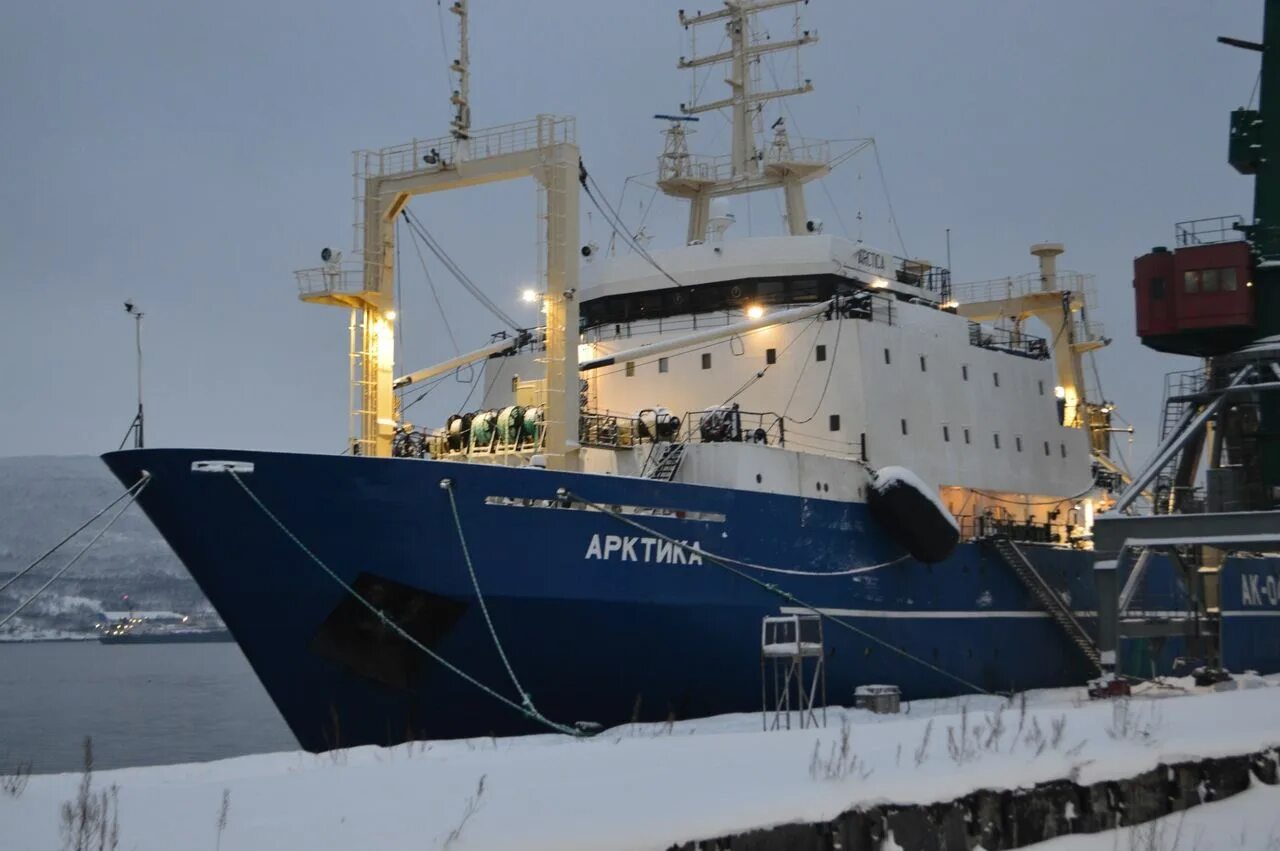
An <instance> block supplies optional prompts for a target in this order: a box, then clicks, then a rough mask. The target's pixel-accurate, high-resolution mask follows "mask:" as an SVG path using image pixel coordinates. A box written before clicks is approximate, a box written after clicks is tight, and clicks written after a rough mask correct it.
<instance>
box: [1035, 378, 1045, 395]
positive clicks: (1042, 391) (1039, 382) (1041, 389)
mask: <svg viewBox="0 0 1280 851" xmlns="http://www.w3.org/2000/svg"><path fill="white" fill-rule="evenodd" d="M1036 384H1038V385H1039V386H1040V395H1041V396H1043V395H1044V381H1037V382H1036Z"/></svg>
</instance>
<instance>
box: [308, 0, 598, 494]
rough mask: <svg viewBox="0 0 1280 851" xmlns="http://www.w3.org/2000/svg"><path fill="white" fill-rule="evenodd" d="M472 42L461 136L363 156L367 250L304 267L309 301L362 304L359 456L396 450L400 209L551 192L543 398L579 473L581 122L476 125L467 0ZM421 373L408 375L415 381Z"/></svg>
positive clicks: (459, 68)
mask: <svg viewBox="0 0 1280 851" xmlns="http://www.w3.org/2000/svg"><path fill="white" fill-rule="evenodd" d="M450 11H451V12H453V13H454V14H455V15H457V16H458V20H459V35H460V40H461V45H460V50H459V54H458V58H457V59H456V60H454V62H453V63H452V64H451V65H450V68H451V69H452V70H453V71H454V72H455V73H457V74H458V78H459V79H458V87H457V88H456V89H452V90H451V93H450V102H451V104H452V105H453V107H454V118H453V120H452V121H451V122H450V134H449V135H448V136H443V137H439V138H435V139H414V140H413V141H411V142H406V143H404V144H401V145H394V146H392V147H388V148H382V149H379V150H366V151H357V152H356V154H355V172H354V184H355V214H356V223H355V234H356V239H355V253H356V255H357V256H358V258H359V260H357V261H356V262H354V263H346V264H344V263H343V262H342V260H341V255H340V253H338V252H332V251H330V250H329V249H325V251H324V252H323V253H322V255H321V257H322V259H323V260H324V262H325V265H324V266H322V267H319V268H312V269H302V270H300V271H298V272H296V273H295V276H296V277H297V280H298V289H299V293H298V297H299V298H300V299H302V300H303V301H307V302H311V303H314V304H329V305H336V306H339V307H345V308H348V309H350V311H351V324H350V351H351V359H350V364H351V445H350V449H351V451H352V453H353V454H360V455H373V456H377V457H389V456H390V455H391V454H392V443H393V441H394V439H395V435H396V430H397V429H398V428H399V427H400V426H401V425H402V422H401V418H400V411H399V405H398V401H397V399H396V397H395V392H394V391H395V388H396V387H397V386H407V385H408V384H410V383H412V381H413V380H414V376H416V375H418V374H419V373H414V374H412V375H410V376H402V378H401V379H399V380H398V379H397V378H396V377H395V373H394V366H395V333H394V323H395V321H396V319H397V317H396V310H395V259H396V229H395V223H396V217H397V216H399V215H400V214H401V212H402V211H403V210H404V209H405V207H406V206H407V205H408V203H409V201H410V199H412V198H413V197H414V196H416V195H425V194H428V193H432V192H446V191H449V190H452V189H461V188H464V187H468V186H478V185H481V184H485V183H494V182H498V181H505V180H513V179H516V178H522V177H532V178H533V179H534V180H535V181H536V182H537V183H538V186H539V188H540V190H541V197H542V201H543V209H542V210H541V214H540V221H541V226H542V228H543V231H544V233H545V244H546V253H545V257H544V258H543V260H542V262H543V264H544V269H545V279H544V281H543V289H544V291H543V296H542V299H543V309H542V312H543V315H544V316H545V320H546V353H545V359H544V363H545V367H546V373H545V377H544V378H543V379H542V380H541V382H539V385H538V390H537V393H536V396H537V398H538V404H540V405H541V407H542V408H543V411H544V415H543V423H544V428H545V431H544V440H543V447H544V450H543V451H544V453H545V455H546V458H547V466H548V467H549V468H552V469H572V468H574V467H575V466H576V464H577V455H576V452H575V448H576V445H577V425H578V403H579V398H578V345H577V344H578V303H577V301H576V294H577V287H578V253H577V246H578V245H579V240H578V228H579V224H578V164H579V161H580V157H579V152H578V146H577V141H576V129H575V122H574V120H573V119H572V118H570V117H566V116H555V115H538V116H537V117H536V118H534V119H531V120H529V121H522V122H517V123H515V124H506V125H502V126H499V127H492V128H488V129H482V130H473V129H472V127H471V104H470V100H469V97H470V94H469V86H470V65H469V52H468V45H467V39H468V7H467V0H455V2H454V3H453V5H452V6H451V7H450ZM406 378H407V379H409V380H408V381H406V380H404V379H406Z"/></svg>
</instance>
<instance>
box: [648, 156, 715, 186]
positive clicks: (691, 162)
mask: <svg viewBox="0 0 1280 851" xmlns="http://www.w3.org/2000/svg"><path fill="white" fill-rule="evenodd" d="M732 178H733V157H731V156H727V155H721V156H703V155H700V154H688V155H686V156H681V157H672V156H669V155H663V156H660V157H658V182H659V183H661V182H663V181H667V180H698V181H705V182H707V183H719V182H722V181H728V180H731V179H732Z"/></svg>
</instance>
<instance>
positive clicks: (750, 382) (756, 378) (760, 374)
mask: <svg viewBox="0 0 1280 851" xmlns="http://www.w3.org/2000/svg"><path fill="white" fill-rule="evenodd" d="M818 318H819V317H818V316H815V317H813V318H812V319H810V320H809V324H808V325H806V326H804V327H803V328H801V329H800V333H798V334H796V335H795V337H793V338H792V339H791V342H789V343H787V344H786V345H785V346H783V347H782V351H780V352H778V356H777V359H778V360H782V356H783V355H785V354H786V353H787V350H788V349H790V348H791V347H792V346H794V345H795V344H796V343H798V342H799V341H800V338H801V337H803V336H804V335H805V334H807V333H809V329H810V328H812V327H813V326H814V325H815V324H817V322H818ZM776 365H777V363H776V361H775V362H774V363H767V364H765V365H764V368H763V369H761V370H760V371H759V372H757V373H756V374H755V375H753V376H751V377H750V378H748V379H747V380H746V382H745V383H744V384H743V385H742V386H741V387H739V388H738V389H737V390H735V391H733V395H732V396H730V397H729V398H728V399H725V400H724V401H723V402H721V403H720V404H721V405H727V404H729V403H730V402H732V401H733V400H734V399H736V398H738V397H739V396H741V395H742V394H743V393H744V392H745V391H746V390H747V388H749V387H750V386H751V385H753V384H755V383H756V382H757V381H759V380H760V379H762V378H764V374H765V373H766V372H768V371H769V368H770V367H772V366H776Z"/></svg>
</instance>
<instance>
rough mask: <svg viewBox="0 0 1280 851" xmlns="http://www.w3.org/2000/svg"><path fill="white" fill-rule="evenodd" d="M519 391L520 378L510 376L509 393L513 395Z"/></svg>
mask: <svg viewBox="0 0 1280 851" xmlns="http://www.w3.org/2000/svg"><path fill="white" fill-rule="evenodd" d="M519 389H520V376H518V375H513V376H511V392H512V393H514V392H516V391H517V390H519Z"/></svg>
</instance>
